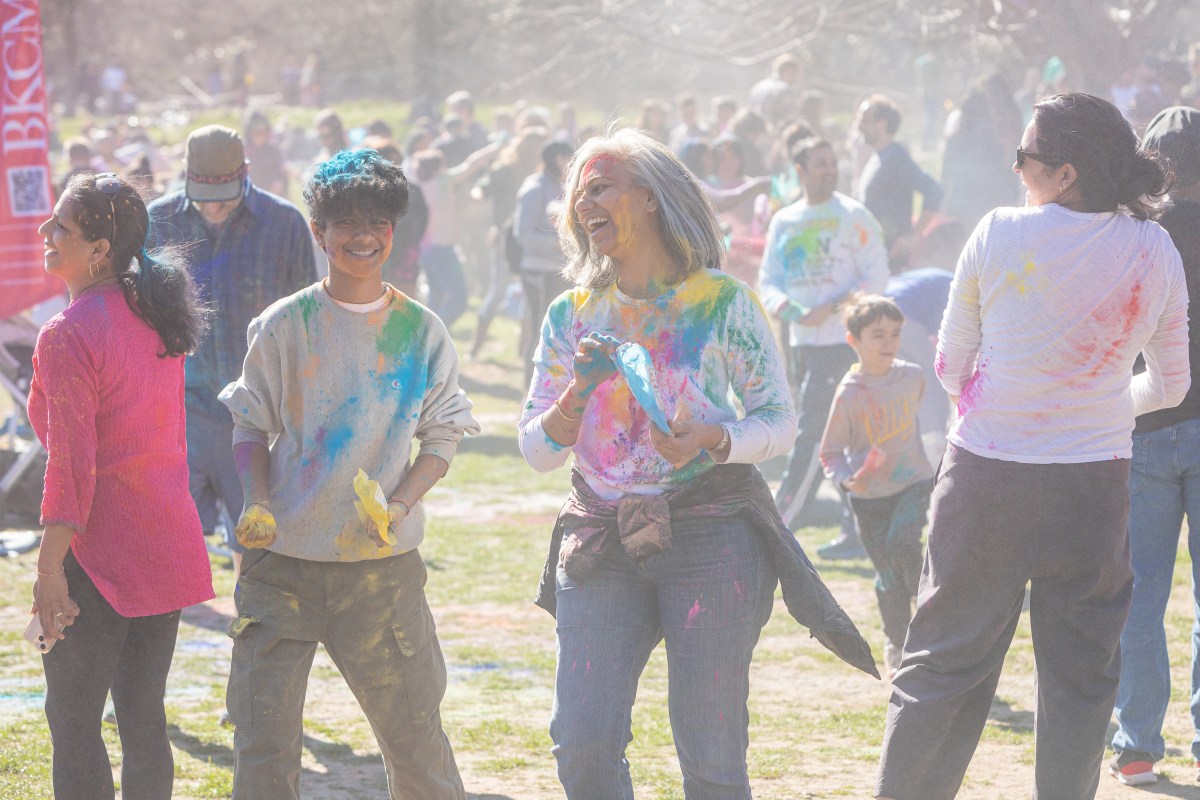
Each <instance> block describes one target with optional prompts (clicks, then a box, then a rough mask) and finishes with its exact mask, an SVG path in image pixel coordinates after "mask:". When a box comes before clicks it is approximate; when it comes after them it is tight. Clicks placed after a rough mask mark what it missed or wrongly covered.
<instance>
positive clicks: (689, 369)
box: [520, 130, 874, 798]
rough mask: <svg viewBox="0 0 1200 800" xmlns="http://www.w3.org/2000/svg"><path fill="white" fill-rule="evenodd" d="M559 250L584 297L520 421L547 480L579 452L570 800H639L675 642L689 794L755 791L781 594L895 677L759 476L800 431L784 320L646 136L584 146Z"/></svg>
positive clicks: (551, 341) (566, 662) (567, 547)
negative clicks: (756, 711)
mask: <svg viewBox="0 0 1200 800" xmlns="http://www.w3.org/2000/svg"><path fill="white" fill-rule="evenodd" d="M559 235H560V238H561V241H562V246H563V251H564V253H565V254H566V258H567V267H566V269H565V270H564V275H565V276H566V277H567V279H568V280H570V281H571V282H572V283H574V284H575V286H576V288H575V289H573V290H571V291H569V292H566V293H564V294H562V295H561V296H559V297H558V299H556V300H555V301H554V302H553V303H552V304H551V305H550V309H549V311H548V312H547V314H546V319H545V321H544V322H543V324H542V334H541V342H540V344H539V346H538V348H537V351H536V353H535V355H534V377H533V381H532V383H531V386H530V390H529V398H528V401H527V403H526V405H525V411H524V414H523V417H522V419H521V423H520V445H521V451H522V453H523V454H524V456H525V458H526V460H527V461H528V462H529V464H530V465H531V466H532V467H533V468H534V469H537V470H539V471H549V470H551V469H554V468H556V467H559V466H561V465H562V464H564V463H565V462H566V461H567V458H568V456H569V455H570V454H571V453H572V452H574V455H575V462H574V469H573V471H572V473H573V474H572V484H573V491H572V493H571V495H570V497H569V499H568V501H567V504H566V506H565V507H564V509H563V512H562V513H561V515H560V516H559V519H558V522H557V524H556V526H555V529H554V533H553V535H552V538H551V544H550V555H549V558H548V559H547V562H546V569H545V571H544V572H543V576H542V585H541V587H540V589H539V593H538V603H539V604H540V605H542V606H543V607H544V608H546V609H547V610H549V611H551V613H556V616H557V620H558V670H557V677H556V683H555V701H554V714H553V720H552V722H551V724H550V734H551V737H552V739H553V740H554V748H553V750H554V754H555V757H556V758H557V759H558V768H559V778H560V779H561V780H562V783H563V786H564V788H565V789H566V794H567V797H568V798H581V797H605V798H611V797H623V798H632V797H633V784H632V781H631V779H630V774H629V764H628V761H626V759H625V747H626V745H627V744H628V743H629V741H630V740H631V739H632V734H631V732H630V713H631V709H632V706H633V700H634V695H635V693H636V691H637V683H638V678H639V676H640V674H641V672H642V669H643V668H644V667H645V665H646V661H647V659H648V658H649V657H650V653H651V651H652V650H653V649H654V647H655V646H656V645H657V643H658V641H659V640H660V639H664V640H665V641H666V651H667V660H668V664H669V668H670V683H669V687H668V702H669V705H670V713H671V723H672V729H673V730H674V732H675V743H676V749H677V752H678V754H679V761H680V766H681V768H682V770H683V787H684V795H685V797H688V798H699V797H704V798H734V797H737V798H747V797H749V796H750V790H749V782H748V779H747V775H746V748H747V744H748V740H747V727H748V714H747V711H746V699H747V695H748V693H749V684H748V678H747V675H748V668H749V665H750V659H751V655H752V652H753V650H754V646H755V644H756V643H757V641H758V635H759V631H760V629H761V628H762V626H763V625H764V624H765V623H766V621H767V619H768V617H769V616H770V613H771V605H772V600H773V597H774V590H775V585H776V581H777V580H782V582H783V586H784V599H785V601H786V602H787V603H788V607H789V609H790V610H791V611H792V613H793V614H794V615H795V616H796V617H797V619H799V620H800V621H801V623H802V624H805V625H806V626H808V627H810V628H813V629H814V631H813V632H814V635H815V636H817V638H818V639H819V640H821V641H822V643H824V644H826V646H828V647H830V648H831V649H833V650H834V651H835V652H838V653H839V655H843V657H845V658H846V659H847V660H848V661H851V662H852V663H855V664H856V665H858V666H860V667H861V668H862V669H864V670H867V671H869V672H873V671H874V662H873V661H872V660H871V658H870V651H869V648H867V646H866V643H865V642H864V641H863V640H862V637H861V636H859V634H858V632H857V630H855V629H854V626H853V624H852V623H851V622H850V620H849V619H848V618H847V617H846V616H845V614H844V613H843V612H842V610H841V609H840V608H839V607H838V606H837V604H836V603H835V602H834V601H833V598H832V596H830V594H829V592H828V590H826V589H825V587H824V585H823V584H821V582H820V578H819V577H818V576H817V574H816V572H815V571H814V570H813V569H812V565H811V564H810V563H809V562H808V560H807V558H805V557H804V554H803V552H802V551H801V550H800V548H799V545H797V544H796V541H795V538H794V537H792V536H791V534H790V533H789V532H788V531H787V529H786V528H785V527H784V526H783V523H782V521H781V520H780V519H779V515H778V513H777V512H776V511H775V507H774V504H773V502H772V500H771V495H770V492H769V490H768V489H767V485H766V483H765V481H763V479H762V476H761V475H760V474H759V472H758V470H757V469H756V468H755V467H754V466H753V464H754V463H755V462H758V461H763V460H765V459H768V458H772V457H774V456H776V455H781V454H782V453H783V452H785V451H786V450H787V448H788V446H789V444H790V442H791V441H792V439H793V437H794V436H795V432H796V414H795V411H794V410H793V408H792V403H791V399H790V396H789V392H788V386H787V381H786V378H785V377H784V369H783V363H782V361H781V360H780V357H779V353H778V352H777V350H776V348H775V343H774V338H773V336H772V333H771V327H770V324H769V323H768V321H767V317H766V314H765V313H764V312H763V309H762V307H761V306H760V305H759V303H758V300H757V299H756V298H755V296H754V295H753V293H752V292H751V291H750V290H749V289H748V288H747V287H746V286H745V284H743V283H741V282H740V281H737V280H735V279H733V278H731V277H729V276H727V275H725V274H724V273H722V272H720V271H719V268H720V265H721V260H722V257H723V253H724V248H723V245H722V240H721V233H720V229H719V227H718V224H717V219H716V214H715V212H714V211H713V207H712V204H711V202H710V201H709V199H708V197H707V195H706V193H705V191H704V188H703V187H702V186H701V184H700V183H699V181H698V180H697V179H696V178H695V176H693V175H692V174H691V173H690V172H688V170H687V169H686V168H685V167H684V166H683V165H682V164H681V163H680V162H679V160H678V159H677V158H676V157H675V156H674V155H673V154H672V153H671V152H670V150H669V149H668V148H667V147H666V146H664V145H662V144H660V143H658V142H656V141H654V140H652V139H651V138H650V137H648V136H646V135H645V134H643V133H640V132H637V131H633V130H622V131H618V132H616V133H614V134H612V135H610V136H608V137H597V138H593V139H591V140H589V141H588V142H586V143H585V144H584V145H583V146H582V147H581V148H580V149H579V151H578V152H577V153H576V155H575V157H574V159H573V161H572V163H571V164H570V165H569V167H568V169H567V180H566V187H565V208H564V210H563V213H562V215H561V216H560V219H559ZM639 356H640V360H639V358H638V357H639ZM618 363H620V364H621V365H622V366H621V368H620V372H621V374H620V376H619V375H618V367H617V366H616V365H617V364H618ZM730 389H732V390H733V394H735V395H737V397H738V399H739V400H740V401H741V404H742V406H743V407H744V409H745V415H744V417H743V418H739V416H738V413H737V411H736V409H735V408H734V405H733V403H732V402H731V400H730V397H729V390H730ZM668 415H670V419H671V421H670V422H668V421H667V418H668ZM654 419H657V422H654V421H652V420H654Z"/></svg>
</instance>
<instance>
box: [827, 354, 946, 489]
mask: <svg viewBox="0 0 1200 800" xmlns="http://www.w3.org/2000/svg"><path fill="white" fill-rule="evenodd" d="M924 393H925V376H924V374H923V373H922V372H921V368H920V367H918V366H917V365H916V364H909V363H908V362H907V361H900V360H899V359H897V360H895V361H893V362H892V368H891V369H889V370H888V371H887V373H886V374H883V375H864V374H863V373H862V372H860V371H859V368H858V364H855V365H854V366H853V367H851V368H850V371H849V372H847V373H846V377H844V378H842V382H841V383H840V384H839V385H838V388H837V394H836V395H835V396H834V399H833V407H832V408H831V409H830V410H829V421H828V422H827V423H826V425H825V436H824V437H823V438H822V439H821V464H822V465H823V466H824V467H825V475H826V476H827V477H828V478H829V479H830V480H832V481H833V482H834V483H836V484H839V485H840V484H841V482H842V481H844V480H846V479H847V478H849V477H851V476H852V475H854V473H856V472H857V471H859V470H860V469H862V468H863V467H864V466H866V469H865V470H863V474H862V475H861V476H859V479H858V480H856V481H855V487H854V493H853V496H855V497H872V498H874V497H890V496H891V495H894V494H898V493H900V492H902V491H903V490H905V489H907V488H908V487H909V486H912V485H913V484H914V483H917V482H918V481H923V480H929V479H930V478H932V477H933V468H932V467H930V466H929V459H927V458H926V457H925V448H924V447H923V446H922V444H921V430H920V428H919V427H918V426H917V411H918V410H919V409H920V407H921V396H922V395H923V394H924ZM872 448H875V449H876V455H875V456H874V457H872V458H868V456H869V454H870V452H871V450H872Z"/></svg>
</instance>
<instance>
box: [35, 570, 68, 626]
mask: <svg viewBox="0 0 1200 800" xmlns="http://www.w3.org/2000/svg"><path fill="white" fill-rule="evenodd" d="M30 613H32V614H37V615H38V616H39V617H40V618H41V623H42V635H43V636H45V637H46V638H47V639H63V638H65V637H64V635H63V629H64V628H66V627H67V626H69V625H73V624H74V623H75V618H76V617H77V616H79V606H77V605H75V601H74V600H72V599H71V596H70V595H69V594H68V592H67V576H66V575H64V574H62V573H59V574H58V575H44V576H42V577H39V578H38V579H37V580H36V581H34V582H33V608H31V609H30Z"/></svg>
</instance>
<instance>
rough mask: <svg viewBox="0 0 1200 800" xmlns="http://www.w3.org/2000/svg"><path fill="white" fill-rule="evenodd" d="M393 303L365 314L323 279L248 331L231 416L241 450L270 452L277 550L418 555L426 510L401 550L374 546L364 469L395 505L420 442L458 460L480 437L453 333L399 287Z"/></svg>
mask: <svg viewBox="0 0 1200 800" xmlns="http://www.w3.org/2000/svg"><path fill="white" fill-rule="evenodd" d="M388 296H389V302H388V303H387V305H385V306H384V307H383V308H380V309H378V310H375V311H370V312H368V313H359V312H357V311H352V310H349V309H346V308H342V307H341V306H339V305H338V304H337V303H336V302H334V300H333V298H332V297H330V296H329V292H328V291H326V289H325V287H324V284H323V283H316V284H313V285H312V286H310V287H308V288H307V289H304V290H303V291H300V292H297V293H296V294H294V295H292V296H291V297H286V298H284V299H283V300H280V301H279V302H277V303H275V304H273V305H272V306H270V307H269V308H268V309H267V310H266V311H264V312H263V314H262V316H260V317H258V318H256V319H255V320H254V321H253V322H251V323H250V330H249V331H248V333H247V337H248V339H249V352H248V353H247V354H246V364H245V366H244V368H243V369H242V376H241V377H240V378H238V379H237V380H236V381H234V382H233V383H231V384H229V385H228V386H227V387H225V390H224V391H223V392H221V402H222V403H224V404H225V405H226V406H228V407H229V410H230V412H231V413H232V414H233V422H234V431H233V441H234V444H235V445H236V444H238V443H239V442H257V443H259V444H262V445H264V446H269V448H270V451H271V461H270V474H269V491H270V498H269V500H270V507H271V511H272V512H273V513H274V515H275V521H276V523H277V526H278V538H276V539H275V542H274V543H273V544H272V545H271V546H270V548H269V549H270V550H271V551H273V552H276V553H280V554H282V555H286V556H291V557H293V558H303V559H308V560H310V561H363V560H366V559H371V558H386V557H388V556H393V555H399V554H400V553H403V552H406V551H408V550H411V549H412V548H414V547H416V546H417V545H418V544H420V542H421V540H422V538H423V536H424V510H423V506H424V503H422V502H417V503H416V504H414V505H413V508H412V513H411V514H409V515H408V516H407V517H405V518H404V520H403V522H402V523H401V526H400V530H399V531H398V533H397V539H398V541H397V544H396V545H394V546H391V547H377V546H376V545H375V543H374V541H373V540H372V539H371V538H370V537H369V536H368V535H367V534H366V532H365V531H364V530H363V527H362V524H361V522H360V520H359V516H358V512H357V511H356V509H355V507H354V502H355V500H356V499H357V498H356V495H355V493H354V476H355V474H357V472H358V470H359V469H362V470H364V471H366V473H367V475H368V476H369V477H371V478H373V479H375V480H377V481H379V485H380V487H381V488H382V489H383V492H384V494H385V495H386V496H388V497H390V496H391V494H392V492H394V491H396V487H398V486H399V485H400V482H401V481H402V480H403V479H404V476H405V474H406V473H407V472H408V469H409V460H410V458H411V457H412V440H413V439H414V438H415V439H418V440H420V442H421V448H420V450H419V452H418V455H425V454H429V455H435V456H438V457H439V458H441V459H442V460H443V461H445V462H446V463H447V464H449V463H450V461H451V460H452V459H453V458H454V453H455V451H456V450H457V449H458V443H459V441H461V440H462V437H463V435H464V434H468V433H478V432H479V424H478V423H477V422H476V421H475V420H474V419H473V418H472V417H471V401H469V400H468V399H467V398H466V396H465V395H464V394H463V393H462V392H461V391H460V390H459V388H458V356H457V354H456V353H455V351H454V343H453V342H452V341H451V339H450V334H449V333H447V332H446V326H445V325H443V324H442V321H441V320H439V319H438V318H437V317H436V316H435V315H434V313H433V312H432V311H430V310H429V309H427V308H425V307H424V306H422V305H420V304H419V303H416V302H414V301H413V300H410V299H409V298H408V297H406V296H405V295H403V294H402V293H400V292H398V291H396V290H395V289H392V288H391V287H389V288H388Z"/></svg>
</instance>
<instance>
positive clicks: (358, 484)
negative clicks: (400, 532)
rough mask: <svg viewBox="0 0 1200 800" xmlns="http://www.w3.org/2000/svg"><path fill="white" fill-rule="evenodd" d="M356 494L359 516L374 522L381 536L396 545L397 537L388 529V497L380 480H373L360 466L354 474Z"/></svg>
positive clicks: (355, 504)
mask: <svg viewBox="0 0 1200 800" xmlns="http://www.w3.org/2000/svg"><path fill="white" fill-rule="evenodd" d="M354 494H356V495H358V499H357V500H355V501H354V507H355V508H356V509H357V510H358V516H359V518H361V519H362V520H363V521H364V522H366V521H368V520H369V521H370V522H373V523H374V524H375V527H376V529H377V530H378V531H379V537H380V538H381V539H383V540H384V541H385V542H387V543H388V544H390V545H393V546H394V545H395V544H396V537H395V536H393V535H392V533H391V531H389V530H388V522H389V520H388V509H387V497H385V496H384V494H383V489H382V488H381V487H380V486H379V481H373V480H371V479H370V477H368V476H367V473H365V472H363V471H362V469H361V468H360V469H359V470H358V474H357V475H355V476H354Z"/></svg>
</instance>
